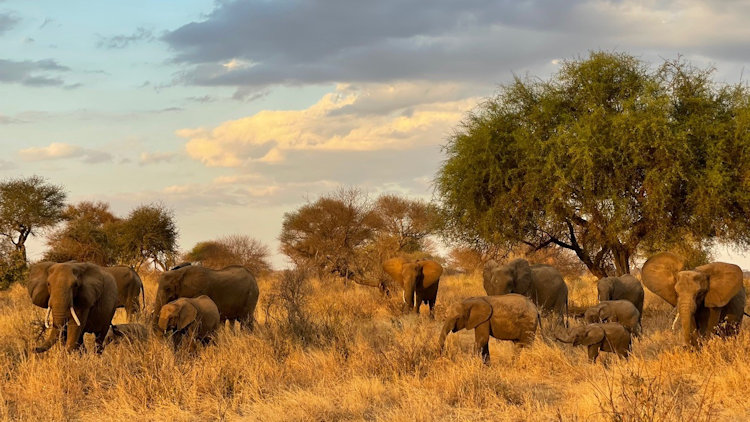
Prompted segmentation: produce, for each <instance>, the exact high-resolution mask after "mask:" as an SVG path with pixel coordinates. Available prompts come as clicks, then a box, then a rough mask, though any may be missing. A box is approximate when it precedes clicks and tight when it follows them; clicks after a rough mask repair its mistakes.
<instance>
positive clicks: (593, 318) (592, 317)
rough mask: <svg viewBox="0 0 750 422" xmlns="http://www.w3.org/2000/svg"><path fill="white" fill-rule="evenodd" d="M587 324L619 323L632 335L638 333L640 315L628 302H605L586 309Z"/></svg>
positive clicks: (584, 315)
mask: <svg viewBox="0 0 750 422" xmlns="http://www.w3.org/2000/svg"><path fill="white" fill-rule="evenodd" d="M583 319H584V320H585V321H586V322H587V323H597V322H619V323H620V324H622V326H623V327H625V328H627V329H628V331H630V332H631V333H633V334H634V335H636V336H637V335H638V334H639V333H640V325H641V313H640V312H638V309H636V308H635V305H633V304H632V303H631V302H630V301H629V300H605V301H602V302H599V303H598V304H596V305H594V306H592V307H590V308H588V309H586V312H585V313H584V314H583Z"/></svg>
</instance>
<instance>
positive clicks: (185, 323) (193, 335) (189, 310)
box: [159, 295, 221, 346]
mask: <svg viewBox="0 0 750 422" xmlns="http://www.w3.org/2000/svg"><path fill="white" fill-rule="evenodd" d="M220 319H221V318H220V317H219V309H218V308H217V307H216V304H215V303H214V301H213V300H211V298H210V297H208V296H206V295H201V296H198V297H196V298H186V297H182V298H179V299H177V300H174V301H171V302H169V303H167V304H166V305H164V306H162V307H161V311H159V330H160V331H161V332H162V333H164V335H169V336H170V337H171V338H172V340H173V341H174V345H175V346H178V345H179V344H180V343H181V342H182V341H183V340H186V341H192V340H195V341H200V342H202V343H203V344H206V343H208V342H209V341H211V340H212V338H213V335H214V333H215V332H216V330H217V329H218V328H219V321H220Z"/></svg>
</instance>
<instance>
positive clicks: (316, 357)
mask: <svg viewBox="0 0 750 422" xmlns="http://www.w3.org/2000/svg"><path fill="white" fill-rule="evenodd" d="M284 277H287V278H284ZM260 287H261V299H260V303H259V306H258V308H257V311H256V317H257V320H258V323H257V324H256V328H255V330H254V331H253V332H252V333H248V332H246V331H243V330H240V329H239V328H238V327H237V328H235V327H229V326H225V327H222V329H221V331H220V333H219V335H218V338H217V341H216V344H214V345H210V346H207V347H205V348H203V349H201V350H200V351H199V352H198V353H197V355H193V354H190V353H187V352H186V351H182V350H178V351H177V352H174V351H172V349H171V348H170V347H169V345H168V344H167V343H165V342H164V341H162V340H160V339H158V338H152V339H151V340H149V341H148V342H146V343H144V344H139V345H132V346H131V345H128V344H125V343H123V344H118V345H112V346H110V347H108V348H107V349H105V351H104V353H103V354H102V355H100V356H97V355H95V354H93V353H83V354H78V353H66V352H64V351H63V350H62V348H61V347H59V346H57V347H55V348H53V349H52V350H50V351H49V352H47V353H45V354H42V355H35V354H33V353H32V352H31V350H32V348H33V345H34V344H35V342H36V341H37V338H38V335H39V333H40V329H41V327H42V324H41V320H42V318H43V316H44V311H43V310H42V309H38V308H34V307H33V306H32V305H31V303H30V301H29V299H28V296H27V293H26V291H25V289H24V288H23V287H22V286H14V287H13V288H12V289H10V290H9V291H8V292H4V293H2V294H0V333H2V335H0V374H2V377H0V418H2V419H6V420H7V419H13V420H19V419H20V420H88V419H96V420H122V419H128V418H132V419H138V420H142V419H147V420H207V419H208V420H211V419H219V420H263V421H275V420H314V421H332V420H392V421H415V420H416V421H427V420H459V421H460V420H485V419H495V420H518V421H522V420H523V421H525V420H582V421H598V420H605V421H630V420H643V421H645V420H674V421H682V420H694V421H704V420H746V419H748V418H750V396H748V393H747V391H749V389H748V380H750V335H749V334H748V333H747V331H746V330H747V326H746V327H745V331H743V332H742V334H741V335H740V336H739V337H737V338H733V339H728V340H721V339H715V340H711V341H709V342H707V343H706V344H705V345H704V346H703V348H702V349H701V350H699V351H689V350H685V349H683V348H682V346H681V343H680V339H679V337H678V335H677V333H676V332H673V331H671V329H670V325H671V317H670V312H671V308H670V307H669V306H668V305H664V304H662V303H660V302H659V300H658V299H657V298H654V297H652V296H649V297H647V305H646V306H647V309H646V311H645V312H644V321H643V323H644V328H645V330H644V335H643V336H642V337H641V338H640V339H638V340H636V341H635V342H634V347H633V356H632V357H631V358H630V359H629V360H627V361H624V360H618V359H616V358H615V357H613V356H604V359H601V360H602V361H603V362H600V363H598V364H590V363H588V361H587V358H586V354H585V350H584V349H583V348H573V347H570V346H568V345H562V344H558V343H554V342H552V341H550V340H548V338H550V336H549V335H546V336H545V338H538V339H537V341H536V342H535V343H534V345H533V346H532V347H530V348H527V349H523V350H521V351H518V350H516V348H515V347H513V346H512V345H510V344H506V343H503V342H498V341H492V342H491V345H490V349H491V350H490V353H491V365H490V366H484V365H482V363H481V360H480V359H479V358H478V357H477V356H474V355H473V353H472V342H473V335H472V333H471V332H462V333H457V334H452V335H450V336H449V337H448V342H447V345H446V346H447V347H446V350H445V351H444V353H443V354H442V355H441V354H440V353H439V352H438V348H437V344H436V341H437V337H438V333H439V329H440V322H441V320H442V318H443V316H444V314H445V312H446V308H447V306H448V305H449V304H451V303H453V302H454V301H457V300H460V299H461V298H464V297H467V296H472V295H480V294H482V292H483V290H482V287H481V279H480V277H479V276H476V275H474V276H466V275H456V276H449V277H445V278H444V279H443V280H442V281H441V285H440V292H439V295H438V306H437V309H436V314H437V318H436V320H431V319H430V318H429V317H428V316H427V315H426V309H423V314H422V315H420V316H415V315H408V316H402V315H400V314H399V312H398V309H399V308H400V304H399V303H398V302H397V301H396V299H388V300H385V299H383V298H382V297H381V295H380V293H379V292H378V291H377V290H375V289H370V288H366V287H361V286H345V285H343V284H322V283H320V282H319V281H317V280H306V279H301V278H295V277H294V275H293V274H290V275H287V276H275V277H267V278H264V279H262V280H260ZM570 287H571V294H570V296H571V302H572V303H573V304H575V305H576V306H586V305H587V304H590V303H593V302H594V301H595V289H594V287H593V285H592V284H591V281H590V280H578V281H574V282H571V283H570ZM146 289H147V296H148V297H149V298H151V299H152V298H153V295H154V289H155V285H154V282H153V279H152V278H149V277H146ZM290 292H292V293H293V295H292V296H289V295H290ZM398 299H399V300H400V297H399V298H398ZM124 319H125V315H124V312H123V311H121V310H118V313H117V315H116V322H123V321H124ZM551 320H552V318H550V319H548V321H546V322H551ZM574 323H576V322H574ZM545 325H547V326H549V325H550V324H549V323H547V324H545ZM746 325H747V324H746ZM547 334H548V333H547ZM92 343H93V339H92V338H87V339H86V344H87V346H88V347H89V348H92ZM600 358H601V356H600Z"/></svg>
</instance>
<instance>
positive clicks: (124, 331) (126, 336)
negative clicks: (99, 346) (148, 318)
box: [104, 324, 150, 346]
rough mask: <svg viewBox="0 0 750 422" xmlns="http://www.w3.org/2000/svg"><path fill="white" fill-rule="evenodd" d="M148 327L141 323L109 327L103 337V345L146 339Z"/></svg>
mask: <svg viewBox="0 0 750 422" xmlns="http://www.w3.org/2000/svg"><path fill="white" fill-rule="evenodd" d="M149 331H150V330H149V328H148V327H146V326H145V325H143V324H118V325H113V326H111V327H109V331H107V336H106V337H104V345H105V346H106V345H108V344H111V343H115V344H117V343H120V342H122V341H125V342H127V343H128V344H132V343H136V342H144V341H146V340H148V336H149Z"/></svg>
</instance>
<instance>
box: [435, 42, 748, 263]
mask: <svg viewBox="0 0 750 422" xmlns="http://www.w3.org/2000/svg"><path fill="white" fill-rule="evenodd" d="M711 74H712V70H711V69H698V68H695V67H693V66H691V65H690V64H689V63H686V62H685V61H683V60H681V59H678V60H676V61H666V62H664V63H663V64H662V65H661V66H659V67H658V68H657V69H652V68H651V67H649V66H648V64H646V63H644V62H642V61H641V60H639V59H637V58H635V57H632V56H629V55H627V54H619V53H607V52H594V53H591V54H590V56H589V57H588V58H587V59H579V60H571V61H567V62H565V63H564V64H563V65H562V67H561V69H560V71H559V72H558V73H557V74H556V75H554V76H553V77H552V78H551V79H550V80H547V81H543V80H540V79H520V78H516V79H515V80H514V81H513V82H512V83H510V84H508V85H505V86H502V87H501V88H500V90H499V92H498V94H497V95H496V96H495V97H493V98H490V99H488V100H486V101H485V102H484V103H483V104H482V105H480V106H479V108H478V109H477V110H476V111H475V112H473V113H471V114H469V115H468V116H467V117H466V118H465V119H464V121H463V122H462V123H461V125H460V126H459V127H458V128H457V129H456V131H455V133H454V134H453V135H452V136H451V137H450V138H449V139H448V142H447V144H446V145H445V147H444V151H445V153H446V154H447V158H446V160H445V161H444V163H443V165H442V167H441V169H440V171H439V173H438V176H437V178H436V187H437V192H438V195H439V198H440V201H441V203H442V212H443V214H444V215H443V217H444V220H445V232H446V234H447V236H448V237H449V238H452V239H454V240H459V241H463V242H466V243H470V244H474V245H477V244H480V245H481V244H484V245H487V244H490V245H492V244H494V245H503V246H504V247H513V246H515V245H519V244H526V245H529V246H530V247H532V248H534V249H541V248H544V247H547V246H557V247H560V248H565V249H569V250H571V251H573V252H574V253H575V255H576V256H577V257H578V259H580V261H581V262H583V263H584V264H585V265H586V267H587V268H588V269H589V270H590V271H591V272H592V273H593V274H594V275H596V276H599V277H601V276H605V275H608V274H613V273H614V274H623V273H627V272H629V270H630V265H631V262H632V259H633V258H634V256H636V254H638V253H640V252H642V251H645V250H653V249H658V248H662V249H664V248H670V247H673V246H674V245H676V244H680V243H681V242H682V241H683V239H685V238H688V239H690V242H693V244H697V245H698V249H705V246H706V244H708V243H710V242H712V241H713V240H716V239H720V240H721V241H722V242H728V243H734V244H747V243H748V240H750V239H749V237H750V231H748V230H747V228H748V218H747V216H748V215H750V214H748V212H750V96H749V95H748V91H747V89H746V87H745V86H744V85H721V84H717V83H714V82H713V81H712V80H711Z"/></svg>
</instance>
